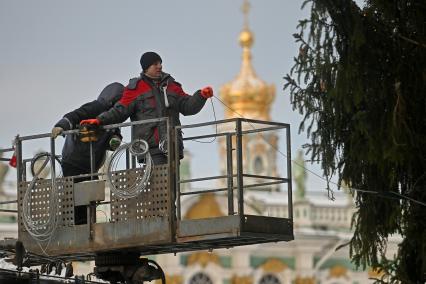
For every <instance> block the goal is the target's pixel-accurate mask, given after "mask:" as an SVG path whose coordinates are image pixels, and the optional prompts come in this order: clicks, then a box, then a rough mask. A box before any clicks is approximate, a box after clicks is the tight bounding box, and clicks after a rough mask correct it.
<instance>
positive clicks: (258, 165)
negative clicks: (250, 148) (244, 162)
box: [253, 156, 265, 174]
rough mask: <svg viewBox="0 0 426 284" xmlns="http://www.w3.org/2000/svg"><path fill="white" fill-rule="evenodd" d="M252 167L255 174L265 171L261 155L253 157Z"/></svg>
mask: <svg viewBox="0 0 426 284" xmlns="http://www.w3.org/2000/svg"><path fill="white" fill-rule="evenodd" d="M253 169H254V172H255V174H261V173H263V172H264V171H265V165H264V162H263V159H262V157H261V156H256V158H254V163H253Z"/></svg>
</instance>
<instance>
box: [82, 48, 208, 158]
mask: <svg viewBox="0 0 426 284" xmlns="http://www.w3.org/2000/svg"><path fill="white" fill-rule="evenodd" d="M140 64H141V67H142V73H141V75H140V76H139V77H137V78H133V79H130V81H129V84H128V85H127V87H126V88H125V89H124V93H123V97H122V98H121V99H120V100H119V102H118V103H116V104H115V105H114V107H113V108H111V109H110V110H109V111H107V112H104V113H102V114H100V115H98V116H97V117H96V118H95V119H88V120H84V121H82V122H81V123H82V124H96V125H101V124H103V125H105V124H111V123H119V122H123V121H125V120H126V119H127V118H128V117H130V119H131V120H132V121H137V120H146V119H153V118H159V117H169V118H170V121H171V124H172V126H176V125H180V120H179V113H181V114H183V115H194V114H196V113H198V112H199V111H200V110H201V109H202V108H203V106H204V104H205V103H206V100H207V99H208V98H210V97H212V96H213V90H212V88H211V87H205V88H203V89H201V90H198V91H196V92H195V93H194V95H192V96H190V95H188V94H187V93H185V92H184V91H183V89H182V86H181V84H180V83H178V82H176V81H175V79H174V78H173V77H172V76H170V74H167V73H164V72H163V71H162V67H163V66H162V59H161V57H160V56H159V55H158V54H157V53H155V52H146V53H144V54H143V55H142V57H141V59H140ZM132 133H133V137H132V139H143V140H145V141H147V142H148V145H149V148H150V150H149V151H150V154H151V157H152V159H153V161H154V164H156V165H158V164H165V163H167V156H166V151H167V150H166V149H165V147H163V146H164V145H166V144H167V143H165V141H166V138H167V134H166V126H165V123H149V124H141V125H136V126H135V127H134V128H133V131H132ZM178 145H179V158H183V141H182V134H181V133H179V134H178Z"/></svg>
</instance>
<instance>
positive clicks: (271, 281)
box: [259, 274, 281, 284]
mask: <svg viewBox="0 0 426 284" xmlns="http://www.w3.org/2000/svg"><path fill="white" fill-rule="evenodd" d="M259 284H281V281H280V280H279V279H278V278H277V277H276V276H274V275H272V274H266V275H264V276H263V277H262V278H260V281H259Z"/></svg>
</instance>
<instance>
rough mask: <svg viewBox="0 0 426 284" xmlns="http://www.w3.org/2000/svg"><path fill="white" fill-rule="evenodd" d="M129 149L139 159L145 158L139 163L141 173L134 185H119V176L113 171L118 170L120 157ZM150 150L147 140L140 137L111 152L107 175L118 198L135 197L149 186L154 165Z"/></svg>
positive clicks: (110, 185)
mask: <svg viewBox="0 0 426 284" xmlns="http://www.w3.org/2000/svg"><path fill="white" fill-rule="evenodd" d="M127 150H128V151H129V152H130V153H131V154H132V155H134V156H136V157H137V159H138V161H140V160H144V163H139V165H140V169H139V175H138V176H137V177H136V180H135V182H134V183H133V184H132V185H129V186H117V185H116V182H115V180H116V179H117V178H119V177H117V176H114V175H113V172H115V171H117V169H118V164H119V162H120V159H121V157H122V156H123V154H124V153H126V151H127ZM148 150H149V147H148V143H147V142H146V141H145V140H142V139H138V140H134V141H132V142H130V143H124V144H122V145H121V146H120V147H118V148H117V149H116V150H115V151H114V152H113V153H112V154H111V157H110V158H109V159H108V162H107V167H106V176H107V181H108V184H109V187H110V189H111V191H112V193H113V194H114V195H115V196H116V197H117V198H123V199H128V198H134V197H136V196H138V195H139V194H140V193H142V192H143V191H144V190H145V188H146V187H147V186H148V182H149V179H150V177H151V171H152V168H153V165H154V164H153V161H152V158H151V155H150V154H149V151H148Z"/></svg>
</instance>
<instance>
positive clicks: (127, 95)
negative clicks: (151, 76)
mask: <svg viewBox="0 0 426 284" xmlns="http://www.w3.org/2000/svg"><path fill="white" fill-rule="evenodd" d="M149 90H151V86H150V85H149V84H148V83H146V82H144V81H143V80H140V81H139V82H138V85H137V87H136V89H133V90H132V89H128V88H127V87H125V88H124V92H123V96H122V97H121V99H120V103H121V104H122V105H124V106H128V105H130V104H131V103H132V102H133V101H134V100H136V99H137V97H139V96H140V95H142V94H144V93H146V92H148V91H149Z"/></svg>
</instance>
